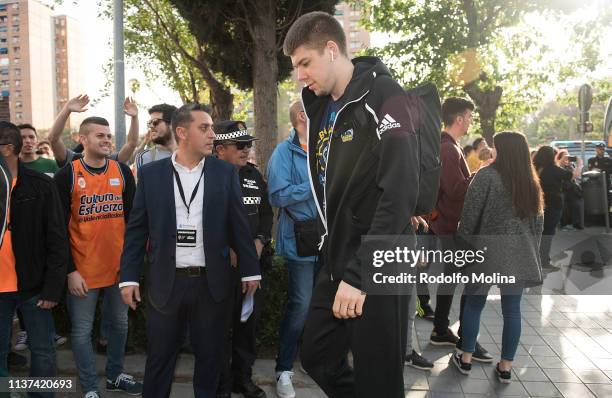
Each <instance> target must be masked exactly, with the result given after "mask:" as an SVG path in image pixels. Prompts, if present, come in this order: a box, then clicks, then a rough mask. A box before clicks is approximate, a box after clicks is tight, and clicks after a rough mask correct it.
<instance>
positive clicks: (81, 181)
mask: <svg viewBox="0 0 612 398" xmlns="http://www.w3.org/2000/svg"><path fill="white" fill-rule="evenodd" d="M77 184H78V186H79V187H80V188H81V189H85V186H86V185H87V183H86V182H85V178H84V177H79V178H77Z"/></svg>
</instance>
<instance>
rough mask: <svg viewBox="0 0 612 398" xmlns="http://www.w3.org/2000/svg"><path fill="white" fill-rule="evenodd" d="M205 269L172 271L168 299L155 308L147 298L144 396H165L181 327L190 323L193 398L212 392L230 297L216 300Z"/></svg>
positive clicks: (222, 355)
mask: <svg viewBox="0 0 612 398" xmlns="http://www.w3.org/2000/svg"><path fill="white" fill-rule="evenodd" d="M202 278H207V275H206V273H205V272H204V273H202V275H200V276H198V277H188V276H180V275H176V277H175V279H174V286H173V288H172V293H171V296H170V299H169V301H168V303H167V304H166V305H165V306H164V307H163V308H161V309H160V308H155V306H153V305H152V304H151V300H150V299H149V302H148V304H147V325H146V327H147V362H146V365H145V377H144V392H143V396H144V397H146V398H153V397H168V396H170V388H171V386H172V379H173V377H174V368H175V366H176V358H177V356H178V353H179V349H180V347H181V343H182V336H183V332H184V330H185V329H186V328H189V335H190V337H191V347H192V348H193V353H194V354H195V369H194V374H193V391H194V394H195V396H196V398H208V397H215V396H216V393H217V384H218V382H219V374H220V373H221V364H222V363H223V359H224V357H225V355H224V344H223V343H224V341H225V336H226V335H227V330H228V327H229V319H230V303H231V299H230V298H229V297H228V298H227V299H225V300H223V301H221V302H215V301H214V300H213V298H212V296H211V294H210V290H209V289H208V281H205V282H206V283H204V281H202V280H201V279H202Z"/></svg>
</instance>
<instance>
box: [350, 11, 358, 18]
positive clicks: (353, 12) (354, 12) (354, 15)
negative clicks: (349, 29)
mask: <svg viewBox="0 0 612 398" xmlns="http://www.w3.org/2000/svg"><path fill="white" fill-rule="evenodd" d="M358 16H359V10H351V17H358Z"/></svg>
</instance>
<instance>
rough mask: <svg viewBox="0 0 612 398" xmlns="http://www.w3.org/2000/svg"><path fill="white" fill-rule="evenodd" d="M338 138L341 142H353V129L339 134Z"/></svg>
mask: <svg viewBox="0 0 612 398" xmlns="http://www.w3.org/2000/svg"><path fill="white" fill-rule="evenodd" d="M340 138H341V139H342V142H351V141H353V129H350V130H346V131H345V132H344V133H342V134H340Z"/></svg>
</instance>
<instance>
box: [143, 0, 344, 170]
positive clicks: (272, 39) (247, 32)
mask: <svg viewBox="0 0 612 398" xmlns="http://www.w3.org/2000/svg"><path fill="white" fill-rule="evenodd" d="M143 1H151V0H143ZM170 1H171V3H172V4H173V5H174V6H175V7H176V8H177V9H178V11H179V13H180V15H181V16H182V17H183V18H184V20H185V21H186V22H187V23H188V26H189V30H190V32H191V33H192V34H193V36H194V37H195V38H196V40H197V41H198V42H199V43H202V44H203V46H202V47H201V50H202V55H203V59H204V60H205V61H206V62H207V64H208V65H210V68H211V70H212V71H213V72H215V73H219V74H220V75H222V76H224V77H226V78H228V79H229V80H230V82H232V83H233V84H236V85H237V86H238V87H239V88H241V89H253V105H254V117H255V123H254V127H255V134H256V136H257V137H258V138H259V142H258V143H257V146H256V151H257V157H258V159H259V161H260V165H261V166H260V168H261V169H262V170H265V166H266V164H267V161H268V159H269V157H270V155H271V153H272V150H273V149H274V147H275V146H276V137H277V130H278V125H277V120H276V118H277V109H278V108H277V107H278V105H277V86H278V82H280V81H283V80H284V79H286V78H287V77H288V76H289V74H290V72H291V63H290V60H289V58H287V57H285V56H284V55H283V53H282V43H283V40H284V37H285V35H286V33H287V30H288V29H289V27H290V26H291V24H292V23H293V22H294V21H295V19H296V18H297V17H299V16H300V15H302V14H304V13H307V12H310V11H315V10H321V11H325V12H329V13H332V12H333V10H334V7H335V5H336V3H337V2H338V1H337V0H312V1H304V0H299V1H291V0H279V1H273V0H261V1H245V0H225V1H206V0H170Z"/></svg>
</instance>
